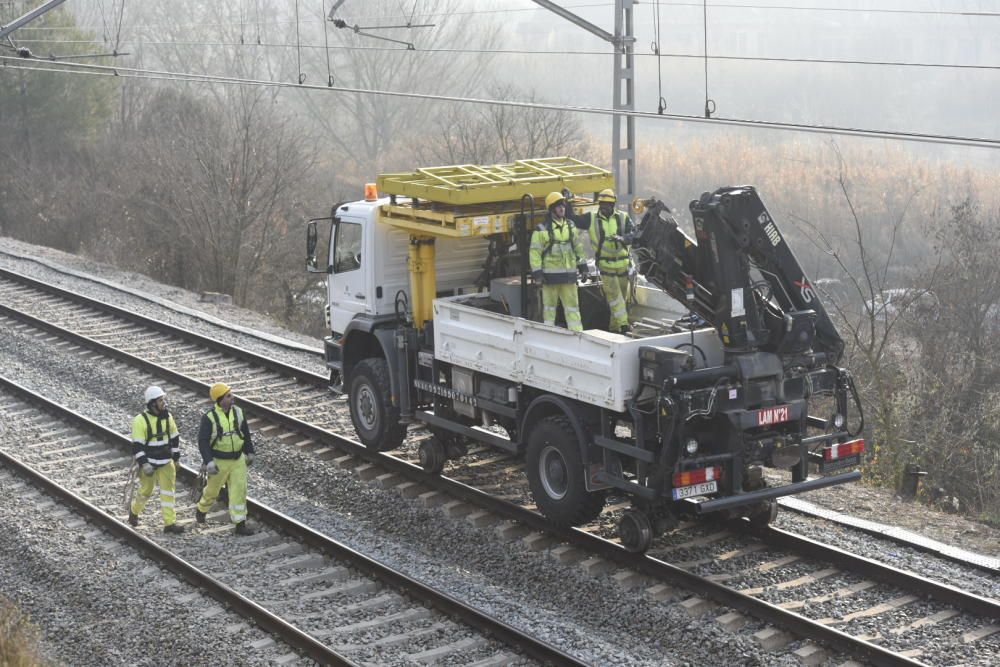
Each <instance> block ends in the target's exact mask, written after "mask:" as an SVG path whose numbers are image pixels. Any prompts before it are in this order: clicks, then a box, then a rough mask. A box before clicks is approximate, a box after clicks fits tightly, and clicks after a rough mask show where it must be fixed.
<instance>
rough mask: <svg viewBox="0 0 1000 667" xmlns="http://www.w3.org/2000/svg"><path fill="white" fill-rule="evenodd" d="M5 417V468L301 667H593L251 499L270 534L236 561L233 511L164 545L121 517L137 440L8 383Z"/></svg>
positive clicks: (254, 539)
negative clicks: (257, 632)
mask: <svg viewBox="0 0 1000 667" xmlns="http://www.w3.org/2000/svg"><path fill="white" fill-rule="evenodd" d="M0 411H2V412H3V414H5V415H6V417H5V423H6V425H7V428H9V429H11V430H13V431H16V432H17V433H18V434H22V436H21V437H19V438H18V439H17V445H18V446H17V447H16V453H15V448H10V447H5V448H0V464H2V467H3V468H5V469H8V470H13V471H15V472H16V474H17V475H19V476H21V477H23V478H24V479H26V480H28V481H29V483H30V484H32V485H34V486H37V487H38V488H40V489H42V490H44V492H45V493H46V494H48V495H50V496H52V497H54V498H56V499H57V500H58V501H59V502H60V503H61V504H63V505H65V506H67V507H71V508H72V511H74V512H77V513H80V514H82V515H84V516H86V519H87V521H89V522H90V523H92V524H95V525H96V526H97V527H98V528H100V529H101V530H102V531H105V532H107V533H108V534H111V535H113V536H115V537H116V538H118V539H120V540H124V541H125V542H127V543H128V544H129V545H130V546H132V547H133V548H135V549H136V550H137V551H138V552H140V553H141V554H142V556H144V557H145V558H149V559H152V560H154V561H156V562H158V563H160V564H161V565H163V566H164V567H165V568H167V569H169V570H170V571H171V572H173V573H174V574H175V575H177V576H178V577H180V578H182V579H184V580H186V581H188V582H190V583H191V584H192V585H194V586H195V587H196V588H197V589H198V590H199V591H204V592H206V593H207V594H208V595H210V596H212V597H213V598H215V599H216V600H217V601H218V602H219V603H221V604H223V605H225V606H226V607H228V608H229V609H232V610H235V611H237V612H238V613H239V614H241V615H242V616H244V617H245V618H246V619H247V620H249V621H251V622H252V623H253V624H254V625H256V626H258V627H259V628H262V629H264V630H266V631H267V632H268V633H270V634H271V636H272V637H274V638H275V639H276V640H278V641H281V642H284V643H285V644H287V645H288V646H290V647H292V648H293V649H295V650H296V651H297V652H299V654H300V655H301V656H302V657H303V658H307V659H309V660H315V661H317V662H319V663H320V664H332V665H356V664H363V663H365V662H370V661H373V660H374V661H377V662H379V663H380V664H381V663H386V664H408V665H420V664H432V663H435V662H439V661H447V662H449V663H450V664H467V665H477V666H480V667H486V666H487V665H508V664H537V663H536V662H535V661H538V662H539V663H545V664H556V665H581V664H584V663H581V662H579V661H578V660H576V659H575V658H573V657H571V656H569V655H567V654H565V653H563V652H562V651H559V650H558V649H556V648H554V647H552V646H550V645H549V644H547V643H545V642H542V641H539V640H537V639H535V638H534V637H532V636H530V635H528V634H526V633H524V632H521V631H519V630H516V629H514V628H512V627H510V626H508V625H506V624H505V623H503V622H502V621H500V620H498V619H496V618H493V617H491V616H489V615H487V614H485V613H483V612H481V611H479V610H476V609H474V608H472V607H469V606H468V605H466V604H464V603H462V602H460V601H458V600H455V599H454V598H452V597H450V596H448V595H447V594H444V593H441V592H439V591H437V590H435V589H433V588H431V587H428V586H426V585H424V584H422V583H420V582H418V581H415V580H413V579H411V578H410V577H408V576H406V575H404V574H402V573H400V572H398V571H396V570H394V569H392V568H390V567H387V566H385V565H382V564H381V563H378V562H377V561H374V560H372V559H370V558H368V557H367V556H365V555H364V554H361V553H358V552H357V551H355V550H353V549H350V548H348V547H346V546H344V545H343V544H340V543H339V542H337V541H336V540H334V539H332V538H330V537H329V536H326V535H322V534H319V533H317V532H315V531H313V530H311V529H310V528H309V527H307V526H305V525H303V524H301V523H299V522H297V521H295V520H294V519H291V518H290V517H288V516H286V515H284V514H282V513H280V512H278V511H276V510H274V509H272V508H269V507H267V506H265V505H262V504H260V503H258V502H255V501H253V500H252V499H248V501H247V505H248V508H249V509H250V512H251V513H252V515H253V516H254V517H255V519H256V521H257V522H259V523H262V524H263V525H264V526H266V528H265V529H264V530H262V531H260V532H258V533H257V534H256V535H253V536H251V537H247V538H235V537H233V538H230V539H236V540H238V544H239V550H238V551H237V552H236V553H234V552H233V550H232V549H231V547H229V548H227V546H226V544H225V542H220V536H219V535H217V534H218V533H219V532H221V531H227V532H228V531H229V530H231V528H230V525H229V519H228V513H227V511H226V509H225V508H219V509H218V510H217V511H215V512H214V513H212V514H210V515H209V522H208V524H207V527H206V528H197V529H196V530H189V531H188V532H186V533H185V534H183V535H180V536H166V535H163V534H160V533H155V539H154V537H153V534H151V533H150V532H149V531H135V530H132V529H130V528H129V527H127V526H126V525H125V524H123V523H122V522H121V520H120V518H118V517H121V516H122V513H123V512H124V511H125V510H124V507H123V505H122V502H121V497H120V495H119V494H118V493H117V491H119V490H120V489H121V488H122V487H123V486H124V485H125V483H126V481H127V479H128V474H129V472H128V465H129V463H130V460H131V454H130V452H131V443H130V441H129V439H128V438H126V437H123V436H121V435H118V434H116V433H115V432H113V431H111V430H110V429H107V428H106V427H104V426H101V425H100V424H97V423H95V422H93V421H91V420H89V419H87V418H85V417H83V416H82V415H79V414H77V413H75V412H73V411H71V410H68V409H66V408H64V407H62V406H59V405H57V404H54V403H52V402H51V401H48V400H47V399H44V398H43V397H41V396H38V395H37V394H35V393H33V392H31V391H29V390H27V389H25V388H24V387H21V386H20V385H18V384H17V383H14V382H13V381H11V380H9V379H7V378H2V377H0ZM53 418H55V420H56V421H55V422H53ZM26 435H35V437H33V438H28V439H25V438H24V437H23V436H26ZM178 477H179V481H180V483H179V486H178V500H179V502H178V507H177V511H178V515H179V516H182V517H185V518H184V519H182V520H179V521H178V523H180V524H181V525H185V524H187V525H188V526H190V524H191V523H192V522H191V518H190V517H191V515H192V514H193V511H194V509H193V508H194V503H195V502H196V501H195V499H193V498H190V497H189V493H188V492H189V491H190V489H191V488H192V485H193V483H194V482H195V481H196V479H197V472H196V471H194V470H191V469H189V468H186V467H181V468H180V469H179V471H178ZM97 482H99V483H97ZM181 499H184V500H181ZM150 504H151V505H156V504H157V503H156V502H155V500H152V499H151V501H150ZM151 509H157V508H155V507H154V508H151ZM151 514H153V513H152V512H146V513H145V516H146V517H149V516H150V515H151ZM153 516H155V514H153ZM152 523H158V522H157V521H155V520H154V521H153V522H152ZM252 646H254V647H256V646H259V647H260V648H267V647H270V643H268V642H264V641H258V642H255V643H254V644H253V645H252ZM522 654H523V655H522ZM525 656H530V657H525Z"/></svg>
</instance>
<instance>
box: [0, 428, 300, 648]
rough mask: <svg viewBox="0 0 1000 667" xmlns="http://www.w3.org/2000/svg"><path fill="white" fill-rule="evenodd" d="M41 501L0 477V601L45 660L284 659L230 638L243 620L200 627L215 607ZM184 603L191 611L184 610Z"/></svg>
mask: <svg viewBox="0 0 1000 667" xmlns="http://www.w3.org/2000/svg"><path fill="white" fill-rule="evenodd" d="M11 437H12V434H10V433H7V434H6V435H5V436H4V435H0V442H3V444H4V446H5V447H6V446H8V445H9V444H10V443H9V438H11ZM5 438H6V439H7V440H5ZM24 496H30V497H28V498H26V497H24ZM45 498H46V497H45V496H44V495H41V494H36V492H33V490H32V488H31V487H30V486H29V485H27V484H26V483H25V482H23V481H22V480H20V479H19V478H17V477H14V476H13V475H11V474H10V473H8V472H7V471H3V470H0V534H2V535H3V538H2V539H0V594H2V595H3V596H4V597H6V598H8V599H9V600H12V601H13V602H14V603H15V604H16V605H17V606H18V607H19V608H20V610H21V612H22V613H23V614H25V615H27V616H28V618H29V620H30V621H31V622H32V623H33V624H35V625H37V626H38V627H40V628H41V629H42V637H41V640H40V645H39V653H40V654H41V656H42V657H43V658H44V659H46V660H49V661H51V662H52V663H53V664H63V665H149V666H153V665H200V664H206V660H207V659H208V658H209V656H210V658H211V659H210V662H211V663H212V664H221V665H272V664H274V661H275V660H276V659H278V658H279V657H280V656H281V655H283V654H287V653H290V652H291V649H290V648H289V647H287V646H282V645H276V646H273V647H271V648H269V649H267V650H251V649H249V647H248V645H249V644H250V643H251V642H254V641H256V640H258V639H261V638H263V637H265V636H266V635H265V634H264V633H263V632H262V631H260V630H257V629H254V628H250V627H245V628H243V629H241V630H240V631H238V632H230V631H228V630H227V627H235V626H236V625H237V624H239V623H241V622H242V620H243V619H242V618H241V617H239V616H237V615H236V614H233V613H229V612H222V613H220V615H218V616H216V617H214V618H212V619H211V620H202V619H200V618H199V614H200V612H202V611H204V610H206V609H208V608H210V607H212V606H214V605H215V602H214V601H213V600H211V599H210V598H208V597H206V596H201V595H198V590H197V588H195V587H194V586H191V585H188V584H186V583H184V582H182V581H180V580H178V579H177V578H176V577H175V576H174V575H173V574H171V573H170V572H167V571H164V570H160V569H159V567H158V566H157V565H156V564H155V563H154V562H153V561H151V560H147V559H144V558H140V557H136V556H135V554H134V552H132V551H131V549H130V548H129V547H127V546H126V545H124V544H121V543H119V542H117V541H116V540H114V538H112V537H111V536H109V535H107V534H105V533H103V532H101V531H100V530H97V529H96V528H94V527H93V526H91V525H90V524H83V525H77V524H78V523H79V522H80V518H79V516H78V515H76V514H73V513H67V512H64V511H63V512H53V508H54V507H56V506H57V504H56V503H54V502H53V501H51V500H49V501H46V500H45ZM53 514H55V515H53ZM189 595H193V596H194V600H193V601H188V602H184V601H181V598H183V597H185V596H189ZM220 647H229V649H230V650H226V651H222V650H219V648H220Z"/></svg>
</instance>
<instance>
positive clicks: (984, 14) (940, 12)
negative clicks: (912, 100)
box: [20, 0, 1000, 30]
mask: <svg viewBox="0 0 1000 667" xmlns="http://www.w3.org/2000/svg"><path fill="white" fill-rule="evenodd" d="M663 4H665V5H669V6H672V7H691V8H698V9H700V8H701V6H702V3H701V2H700V1H697V0H691V1H688V2H683V1H674V2H671V1H670V0H663ZM607 6H608V1H607V0H605V1H604V2H589V3H581V4H573V5H564V6H563V7H564V8H565V9H589V8H605V7H607ZM640 6H641V5H640ZM709 7H717V8H720V9H753V10H772V11H792V12H832V13H845V14H889V15H892V14H905V15H916V16H931V17H942V16H955V17H971V18H1000V11H975V10H945V9H889V8H878V7H873V8H865V7H836V6H823V5H811V6H793V5H766V4H757V5H755V4H735V3H724V2H713V3H711V4H709ZM537 11H548V10H546V9H545V8H543V7H538V6H535V7H509V8H504V9H470V10H462V11H455V12H426V13H422V14H421V16H425V17H428V18H431V17H447V16H470V15H484V14H514V13H521V12H537ZM391 18H395V17H394V16H391V15H355V16H350V17H348V18H347V19H345V20H350V21H360V20H366V21H377V20H382V19H391ZM314 22H315V20H308V21H305V23H314ZM289 23H292V20H291V19H287V20H279V21H268V22H265V24H266V25H287V24H289ZM233 25H237V24H236V23H235V22H228V23H227V22H213V23H187V24H170V25H169V26H168V25H162V24H146V25H137V26H134V27H135V28H137V29H145V28H166V27H170V28H205V27H215V26H233ZM88 28H89V29H97V28H100V26H75V27H67V26H30V27H29V26H26V27H24V28H21V29H20V30H73V29H88Z"/></svg>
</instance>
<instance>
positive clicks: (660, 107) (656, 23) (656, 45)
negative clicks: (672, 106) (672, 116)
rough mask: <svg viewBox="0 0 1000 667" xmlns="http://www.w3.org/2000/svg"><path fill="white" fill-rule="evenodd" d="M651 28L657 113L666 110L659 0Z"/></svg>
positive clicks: (658, 0)
mask: <svg viewBox="0 0 1000 667" xmlns="http://www.w3.org/2000/svg"><path fill="white" fill-rule="evenodd" d="M653 28H654V34H655V35H656V41H655V42H653V53H654V54H656V93H657V97H658V98H659V100H658V101H657V107H656V108H657V113H663V112H664V111H666V110H667V101H666V100H665V99H664V98H663V65H662V63H663V54H662V51H663V47H662V46H661V44H660V0H656V10H655V11H654V13H653Z"/></svg>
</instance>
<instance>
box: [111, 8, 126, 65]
mask: <svg viewBox="0 0 1000 667" xmlns="http://www.w3.org/2000/svg"><path fill="white" fill-rule="evenodd" d="M121 2H122V4H121V7H119V9H118V30H117V31H116V32H115V53H118V49H119V47H120V46H121V41H122V20H123V19H124V18H125V0H121ZM111 8H112V9H114V4H113V3H112V5H111Z"/></svg>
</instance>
